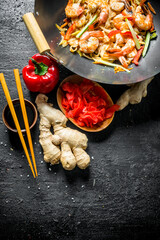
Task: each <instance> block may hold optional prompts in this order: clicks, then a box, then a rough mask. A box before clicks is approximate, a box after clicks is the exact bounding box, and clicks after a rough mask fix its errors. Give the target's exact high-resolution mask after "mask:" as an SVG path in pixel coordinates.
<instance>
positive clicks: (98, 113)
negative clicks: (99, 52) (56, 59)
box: [62, 79, 119, 128]
mask: <svg viewBox="0 0 160 240" xmlns="http://www.w3.org/2000/svg"><path fill="white" fill-rule="evenodd" d="M62 91H63V93H64V94H63V97H62V106H63V107H64V109H65V110H66V116H67V117H68V118H73V119H74V120H75V121H76V123H77V124H78V125H79V126H81V127H82V126H87V127H91V128H92V127H94V126H95V125H97V124H100V123H101V122H103V121H104V120H105V119H107V118H111V117H112V116H113V114H114V112H115V111H117V110H118V108H119V106H118V105H113V106H110V104H109V100H108V101H107V100H106V98H105V97H104V96H105V92H104V90H103V88H101V87H99V86H97V85H95V84H94V83H93V82H92V81H90V80H88V79H83V81H82V82H81V84H79V85H78V84H74V83H71V82H66V83H64V84H63V85H62Z"/></svg>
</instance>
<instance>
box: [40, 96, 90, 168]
mask: <svg viewBox="0 0 160 240" xmlns="http://www.w3.org/2000/svg"><path fill="white" fill-rule="evenodd" d="M47 101H48V98H47V96H45V95H44V94H39V95H38V96H37V98H36V101H35V102H36V104H37V108H38V111H39V113H40V126H39V129H40V136H39V142H40V144H41V146H42V148H43V153H44V161H45V162H50V163H51V164H57V163H58V162H59V160H60V161H61V163H62V166H63V167H64V169H66V170H72V169H74V168H75V166H76V165H77V166H78V167H79V168H81V169H85V168H86V167H87V166H88V165H89V163H90V157H89V155H88V154H87V153H86V152H85V149H86V148H87V142H88V139H87V137H86V135H85V134H83V133H81V132H79V131H78V130H73V129H71V128H69V127H66V122H67V118H66V117H65V115H64V114H63V113H62V112H61V111H60V110H57V109H55V108H53V107H52V104H49V103H47ZM51 127H53V130H54V135H53V134H52V133H51V131H50V129H51ZM57 145H60V146H57Z"/></svg>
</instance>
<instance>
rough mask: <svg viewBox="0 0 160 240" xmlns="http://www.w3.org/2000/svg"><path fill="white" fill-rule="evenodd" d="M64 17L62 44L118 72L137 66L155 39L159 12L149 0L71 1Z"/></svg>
mask: <svg viewBox="0 0 160 240" xmlns="http://www.w3.org/2000/svg"><path fill="white" fill-rule="evenodd" d="M65 14H66V18H65V19H64V20H63V21H64V23H63V24H62V25H61V26H58V25H57V27H58V29H59V30H60V33H61V41H60V43H59V44H60V45H62V46H63V47H66V46H67V45H69V47H70V51H71V52H73V53H74V52H77V53H79V55H80V56H83V57H86V58H89V59H92V60H94V63H96V64H104V65H108V66H112V67H114V69H115V72H118V71H127V72H129V71H130V69H131V68H129V65H130V64H131V63H134V64H135V65H138V64H139V59H140V57H141V55H142V56H143V57H144V56H145V55H146V53H147V50H148V46H149V43H150V40H151V39H153V38H155V37H156V32H155V28H154V23H153V14H156V13H155V11H154V9H153V7H152V5H151V3H149V2H148V1H146V0H141V1H140V0H69V1H68V3H67V6H66V8H65Z"/></svg>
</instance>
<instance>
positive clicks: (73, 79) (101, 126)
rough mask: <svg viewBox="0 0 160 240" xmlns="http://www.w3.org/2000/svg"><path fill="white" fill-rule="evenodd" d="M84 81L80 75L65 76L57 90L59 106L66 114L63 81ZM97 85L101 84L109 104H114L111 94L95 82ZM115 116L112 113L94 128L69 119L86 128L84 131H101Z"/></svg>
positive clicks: (83, 128)
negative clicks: (63, 100) (63, 104)
mask: <svg viewBox="0 0 160 240" xmlns="http://www.w3.org/2000/svg"><path fill="white" fill-rule="evenodd" d="M82 81H83V78H82V77H80V76H78V75H71V76H69V77H67V78H65V79H64V80H63V81H62V83H61V84H60V86H59V88H58V90H57V102H58V105H59V108H60V109H61V111H62V112H63V113H64V114H65V113H66V110H65V109H64V108H63V106H62V96H63V91H62V89H61V86H62V84H63V83H65V82H72V83H77V84H80V83H81V82H82ZM93 83H94V84H95V85H97V86H99V87H100V88H101V89H102V92H101V95H102V98H103V99H104V100H106V101H107V103H108V105H109V106H112V105H113V101H112V99H111V97H110V96H109V94H108V93H107V92H106V91H105V90H104V88H102V87H101V86H100V85H99V84H98V83H97V82H93ZM113 118H114V114H113V115H112V117H111V118H108V119H106V120H105V121H103V122H102V123H101V124H97V126H94V127H93V128H90V127H81V126H79V125H78V124H77V123H76V122H75V120H74V119H73V118H69V120H70V121H71V122H72V123H73V124H75V125H76V126H77V127H79V128H80V129H82V130H84V131H87V132H99V131H102V130H104V129H105V128H107V127H108V126H109V125H110V123H111V122H112V120H113Z"/></svg>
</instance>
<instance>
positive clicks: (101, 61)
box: [93, 59, 130, 73]
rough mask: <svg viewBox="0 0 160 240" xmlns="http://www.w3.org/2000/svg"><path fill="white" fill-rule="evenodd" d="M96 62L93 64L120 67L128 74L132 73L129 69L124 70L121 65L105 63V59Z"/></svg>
mask: <svg viewBox="0 0 160 240" xmlns="http://www.w3.org/2000/svg"><path fill="white" fill-rule="evenodd" d="M94 60H95V62H93V63H100V64H103V65H106V66H110V67H120V68H122V69H123V70H125V71H126V72H128V73H130V71H129V70H128V69H127V68H124V67H123V66H121V65H119V64H116V63H111V62H108V61H105V60H103V59H94Z"/></svg>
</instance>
